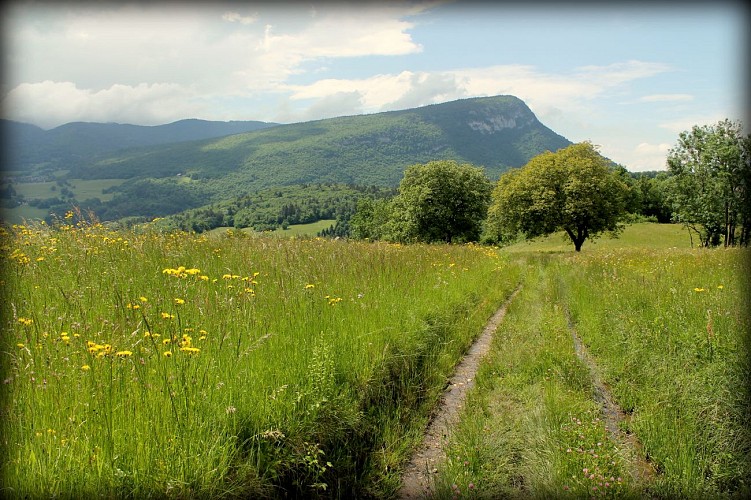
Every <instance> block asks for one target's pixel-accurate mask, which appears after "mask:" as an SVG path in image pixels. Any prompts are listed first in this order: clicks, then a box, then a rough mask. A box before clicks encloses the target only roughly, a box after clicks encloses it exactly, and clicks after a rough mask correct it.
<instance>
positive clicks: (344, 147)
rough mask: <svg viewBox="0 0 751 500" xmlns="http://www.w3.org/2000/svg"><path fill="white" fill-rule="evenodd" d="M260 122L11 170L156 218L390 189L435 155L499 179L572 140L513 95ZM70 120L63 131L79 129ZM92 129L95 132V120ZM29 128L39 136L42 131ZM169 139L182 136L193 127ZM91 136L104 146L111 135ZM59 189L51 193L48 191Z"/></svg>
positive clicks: (113, 214)
mask: <svg viewBox="0 0 751 500" xmlns="http://www.w3.org/2000/svg"><path fill="white" fill-rule="evenodd" d="M178 123H179V122H178ZM243 123H245V122H243ZM255 123H256V124H259V123H260V125H259V127H260V128H259V129H258V130H253V131H250V132H245V133H237V134H233V135H226V136H224V137H220V138H216V137H214V138H203V139H200V140H183V141H180V142H178V141H177V140H174V141H173V142H169V143H163V144H158V145H144V144H140V145H139V146H138V147H127V146H128V143H127V141H124V140H123V141H122V144H121V145H122V146H123V147H124V148H125V149H118V150H113V149H112V147H114V146H115V145H117V144H112V142H111V141H110V142H109V143H108V148H109V149H106V150H100V151H98V152H97V151H91V152H90V154H87V155H84V154H77V155H76V154H65V155H63V154H61V156H60V158H64V161H63V160H62V159H61V160H59V161H57V162H56V161H48V162H46V163H45V162H40V163H37V164H34V165H26V166H25V167H24V169H23V172H18V171H13V170H11V171H10V172H8V173H9V174H11V180H12V179H13V176H14V175H15V176H16V178H17V179H18V178H19V176H23V177H25V178H26V179H28V178H29V176H30V175H36V176H38V177H39V179H38V180H46V181H48V182H49V181H57V182H58V183H62V184H61V185H65V184H66V183H67V184H75V183H76V181H77V180H78V181H82V182H91V181H102V183H103V184H102V185H103V186H104V185H105V184H106V186H107V188H106V191H107V192H106V193H103V194H109V195H111V196H108V198H111V199H108V200H107V201H104V200H103V199H101V198H100V201H102V204H101V206H97V205H96V201H95V200H94V199H93V198H90V199H89V202H90V203H89V205H91V207H92V208H94V210H95V211H96V212H97V213H101V214H106V218H108V219H112V218H119V217H125V216H149V217H151V216H163V215H168V214H173V213H177V212H181V211H183V210H186V209H189V208H196V207H200V206H204V205H207V204H211V203H218V202H222V201H227V200H232V199H235V198H237V197H240V196H245V195H248V194H249V193H254V192H257V191H259V190H263V189H269V188H272V187H276V186H290V185H297V184H312V183H317V184H350V185H359V186H379V187H394V186H396V185H398V183H399V181H400V180H401V178H402V175H403V172H404V170H405V169H406V168H407V167H408V166H410V165H413V164H416V163H426V162H429V161H432V160H442V159H450V160H456V161H459V162H461V163H465V162H466V163H472V164H474V165H478V166H482V167H484V168H485V170H486V172H487V174H488V176H489V177H490V178H491V179H496V178H498V176H499V175H500V174H501V173H502V172H504V171H505V170H507V169H508V168H511V167H518V166H521V165H524V164H525V163H526V162H527V161H528V160H529V159H530V158H532V157H533V156H535V155H537V154H539V153H542V152H544V151H547V150H550V151H556V150H558V149H560V148H563V147H566V146H568V145H569V144H571V142H570V141H568V140H567V139H566V138H564V137H562V136H560V135H559V134H557V133H555V132H554V131H552V130H551V129H549V128H548V127H546V126H545V125H543V124H542V123H540V121H539V120H538V119H537V117H536V116H535V115H534V113H532V111H531V110H530V109H529V107H528V106H527V105H526V104H525V103H524V102H523V101H522V100H520V99H518V98H516V97H514V96H496V97H484V98H472V99H462V100H458V101H452V102H448V103H443V104H434V105H430V106H424V107H420V108H413V109H407V110H400V111H389V112H382V113H376V114H370V115H358V116H347V117H338V118H330V119H325V120H317V121H309V122H304V123H293V124H286V125H275V126H272V125H273V124H263V123H262V122H255ZM72 125H73V124H71V126H63V127H59V128H63V129H70V130H71V131H73V130H75V128H74V127H72ZM99 125H102V124H99ZM102 126H104V125H102ZM119 127H133V126H119ZM84 128H85V127H80V124H79V126H78V130H79V131H78V132H77V133H75V134H71V137H75V138H76V139H75V140H73V139H71V144H81V142H84V143H85V142H86V140H85V139H82V138H83V137H84V134H83V132H82V130H83V129H84ZM89 129H91V130H97V128H96V127H93V125H92V126H91V127H89ZM121 130H126V128H122V129H121ZM127 130H132V131H137V130H140V129H137V128H135V129H132V128H127ZM27 132H31V133H30V134H28V135H32V136H36V135H39V134H38V132H39V131H35V130H30V131H27ZM55 137H56V141H57V142H56V143H55V144H57V145H58V146H60V147H63V146H64V144H65V141H64V140H63V139H62V137H64V134H62V133H60V132H58V133H56V135H55ZM110 137H111V136H110ZM172 137H173V138H175V139H177V138H180V139H186V138H187V137H188V134H183V135H180V134H174V135H173V136H172ZM95 142H96V143H97V144H100V149H101V144H103V143H104V142H105V141H95ZM79 151H81V148H80V146H79ZM14 170H15V169H14ZM53 191H54V190H53ZM35 194H36V193H35ZM55 195H56V193H50V198H52V197H53V196H55ZM139 200H144V201H148V203H138V201H139ZM61 201H66V200H61ZM79 201H80V200H79ZM52 205H54V203H51V204H50V206H52Z"/></svg>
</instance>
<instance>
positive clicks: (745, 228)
mask: <svg viewBox="0 0 751 500" xmlns="http://www.w3.org/2000/svg"><path fill="white" fill-rule="evenodd" d="M741 130H742V127H741V124H740V122H732V121H730V120H722V121H720V122H718V123H717V125H705V126H701V127H700V126H696V125H695V126H694V127H693V128H692V129H691V131H685V132H681V133H680V135H679V136H678V144H677V145H676V146H675V147H674V148H673V149H671V150H670V152H669V153H668V158H667V165H668V171H669V172H670V173H671V174H672V178H671V182H670V185H669V193H670V195H669V198H670V201H671V203H672V208H673V219H674V220H675V221H676V222H680V223H682V224H684V225H685V226H686V227H687V228H688V229H689V231H694V232H695V233H696V234H697V235H698V237H699V241H700V244H701V246H717V245H719V244H720V241H721V240H722V241H724V244H725V246H731V245H735V244H736V243H739V244H741V245H748V240H749V231H750V230H751V227H750V226H751V215H750V212H751V210H750V208H749V207H750V206H751V202H750V201H749V188H750V187H751V186H750V184H751V136H746V137H744V136H743V134H742V132H741ZM738 230H740V237H739V238H738V240H736V232H738Z"/></svg>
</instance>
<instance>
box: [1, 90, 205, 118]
mask: <svg viewBox="0 0 751 500" xmlns="http://www.w3.org/2000/svg"><path fill="white" fill-rule="evenodd" d="M193 97H194V96H193V94H192V92H191V91H190V89H187V88H184V87H181V86H179V85H176V84H160V83H156V84H150V85H149V84H145V83H144V84H140V85H136V86H129V85H113V86H111V87H110V88H108V89H104V90H99V91H92V90H90V89H79V88H78V87H77V86H76V85H75V84H74V83H72V82H52V81H44V82H40V83H25V84H22V85H19V86H17V87H16V88H14V89H13V90H11V91H10V92H9V93H8V95H7V96H6V97H5V99H4V100H3V102H2V108H3V111H4V112H5V113H8V115H9V116H10V117H11V118H12V119H14V120H19V121H23V122H29V123H34V124H36V125H39V126H41V127H43V128H51V127H55V126H57V125H61V124H63V123H67V122H71V121H97V122H119V123H138V124H143V125H156V124H162V123H167V122H170V121H175V120H179V119H181V118H186V117H192V116H196V115H197V114H198V113H200V112H201V111H204V110H203V109H201V108H202V106H200V105H198V104H196V103H194V102H193V101H192V100H191V99H192V98H193Z"/></svg>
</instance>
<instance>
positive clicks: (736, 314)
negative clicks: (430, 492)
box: [436, 226, 751, 498]
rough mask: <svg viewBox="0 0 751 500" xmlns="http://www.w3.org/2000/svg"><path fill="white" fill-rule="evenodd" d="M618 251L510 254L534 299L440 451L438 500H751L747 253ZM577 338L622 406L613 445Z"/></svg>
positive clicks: (484, 370) (483, 371) (513, 323)
mask: <svg viewBox="0 0 751 500" xmlns="http://www.w3.org/2000/svg"><path fill="white" fill-rule="evenodd" d="M637 229H639V232H642V231H647V232H648V231H649V229H650V228H649V226H644V227H642V228H637ZM653 229H654V230H655V232H654V233H653V234H652V235H651V236H652V238H654V237H656V236H657V235H658V234H662V233H663V232H664V229H666V228H663V227H659V226H655V227H653ZM647 234H649V233H647ZM624 236H625V237H624V239H622V240H621V242H625V243H626V245H625V246H624V247H623V248H620V249H618V248H614V247H612V246H610V245H608V246H603V247H599V248H597V249H595V248H594V246H591V247H589V249H587V247H586V246H585V247H584V250H583V251H582V252H581V254H578V255H577V254H575V252H573V249H571V250H569V252H566V253H563V254H561V255H549V254H548V252H549V249H550V246H549V244H548V242H539V243H533V244H531V245H526V250H527V252H526V253H521V252H519V251H518V249H515V250H516V253H514V255H517V256H519V258H520V259H522V260H523V261H524V262H526V263H527V264H528V265H529V266H530V267H529V270H528V272H527V273H526V276H525V278H524V280H523V282H524V287H525V288H524V290H523V292H522V294H521V296H520V298H519V300H517V301H515V302H514V303H513V304H512V306H511V308H510V310H509V312H508V315H507V320H506V321H504V323H503V324H502V325H501V327H500V328H499V330H498V331H497V333H496V336H495V342H494V344H493V348H492V350H491V353H490V355H489V356H488V358H486V361H485V363H484V364H483V365H482V366H481V368H480V372H479V374H478V376H477V379H476V380H477V389H476V390H475V391H474V392H473V393H472V394H471V396H470V400H469V401H468V403H467V404H466V410H465V411H464V413H463V418H462V423H461V425H460V426H459V427H458V428H457V429H456V431H455V433H454V435H453V437H452V439H451V440H450V442H449V443H448V444H447V446H446V454H447V456H448V457H449V459H448V461H447V463H446V465H445V466H444V468H443V469H442V470H441V472H440V474H438V477H437V479H436V491H437V493H436V496H437V497H438V498H449V497H452V498H455V497H456V496H457V494H458V493H459V492H461V494H463V495H464V496H476V497H479V498H497V496H498V495H501V496H505V497H512V498H514V497H524V498H561V497H570V498H582V497H587V496H592V497H597V498H599V497H606V498H624V497H626V498H629V497H633V498H644V497H653V498H717V497H731V498H747V497H748V495H749V493H750V492H751V489H750V488H751V466H750V464H751V398H750V397H749V387H748V381H749V379H750V376H751V366H750V365H749V358H748V353H749V346H750V345H751V342H749V340H750V339H749V330H750V328H751V325H750V324H749V316H748V313H747V311H748V296H749V295H748V294H749V290H748V275H749V274H748V273H749V269H748V264H749V258H750V257H751V253H750V252H749V251H748V250H747V249H744V250H738V249H729V250H722V249H718V250H690V249H686V248H682V249H680V250H679V249H664V248H663V249H659V248H658V249H655V248H653V245H650V244H647V245H645V247H646V248H639V246H640V245H638V244H637V243H636V242H631V243H629V241H630V240H629V237H628V230H627V233H626V234H625V235H624ZM617 241H618V240H614V241H613V243H615V242H617ZM587 250H589V251H587ZM575 334H576V335H577V336H578V338H580V339H581V342H582V343H583V344H584V346H586V348H588V351H589V355H590V356H591V359H592V360H593V362H594V364H595V366H596V368H597V369H598V370H599V372H600V376H601V378H602V380H603V382H604V384H605V387H606V388H607V390H608V391H610V393H611V394H612V397H613V400H614V401H615V402H616V404H617V406H618V409H619V413H620V420H619V422H618V429H617V430H616V431H615V433H610V432H608V430H607V428H606V417H607V416H608V414H607V413H603V411H602V408H601V407H600V406H599V404H597V401H596V400H597V397H596V390H595V387H594V385H593V379H592V377H591V375H590V374H589V373H588V371H589V370H588V366H587V364H586V363H585V362H584V361H583V360H582V359H579V358H578V357H577V356H576V352H575V351H576V349H575V342H574V335H575ZM629 440H634V441H635V442H636V443H637V444H639V445H640V446H637V447H635V448H634V447H633V446H629V445H628V444H627V443H628V441H629Z"/></svg>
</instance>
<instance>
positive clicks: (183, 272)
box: [162, 266, 209, 281]
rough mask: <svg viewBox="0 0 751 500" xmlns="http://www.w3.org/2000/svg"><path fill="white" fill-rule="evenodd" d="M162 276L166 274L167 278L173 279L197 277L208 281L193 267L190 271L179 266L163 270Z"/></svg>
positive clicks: (206, 277)
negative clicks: (172, 277) (171, 277)
mask: <svg viewBox="0 0 751 500" xmlns="http://www.w3.org/2000/svg"><path fill="white" fill-rule="evenodd" d="M162 274H166V275H167V276H174V277H175V278H187V277H188V276H198V278H199V279H201V280H204V281H206V280H208V279H209V277H208V276H203V275H200V274H201V270H200V269H197V268H195V267H191V268H190V269H187V268H186V267H185V266H179V267H178V268H176V269H175V268H171V267H168V268H166V269H164V270H162Z"/></svg>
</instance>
